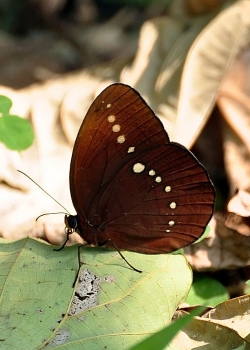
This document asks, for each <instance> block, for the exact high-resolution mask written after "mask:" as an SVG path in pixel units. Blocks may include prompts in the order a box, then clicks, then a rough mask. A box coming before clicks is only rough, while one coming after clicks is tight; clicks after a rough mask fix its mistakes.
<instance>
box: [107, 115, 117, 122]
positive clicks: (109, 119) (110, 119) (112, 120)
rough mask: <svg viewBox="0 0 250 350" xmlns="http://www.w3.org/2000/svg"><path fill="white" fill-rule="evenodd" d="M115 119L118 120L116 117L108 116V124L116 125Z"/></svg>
mask: <svg viewBox="0 0 250 350" xmlns="http://www.w3.org/2000/svg"><path fill="white" fill-rule="evenodd" d="M115 119H116V117H115V115H109V116H108V122H109V123H114V121H115Z"/></svg>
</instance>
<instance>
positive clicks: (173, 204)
mask: <svg viewBox="0 0 250 350" xmlns="http://www.w3.org/2000/svg"><path fill="white" fill-rule="evenodd" d="M144 169H145V165H144V164H142V163H136V164H134V166H133V171H134V172H135V173H141V172H143V171H144ZM148 174H149V176H155V175H156V172H155V170H154V169H151V170H149V172H148ZM161 181H162V178H161V176H156V177H155V182H157V183H160V182H161ZM164 191H165V192H166V193H168V192H170V191H171V186H165V189H164ZM176 206H177V204H176V202H171V203H170V204H169V207H170V209H175V208H176ZM168 224H169V226H174V224H175V222H174V220H170V221H169V222H168ZM166 232H170V230H169V229H168V230H166Z"/></svg>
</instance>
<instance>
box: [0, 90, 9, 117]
mask: <svg viewBox="0 0 250 350" xmlns="http://www.w3.org/2000/svg"><path fill="white" fill-rule="evenodd" d="M11 106H12V101H11V100H10V99H9V98H8V97H7V96H3V95H0V113H1V114H2V115H5V114H7V115H8V114H9V111H10V108H11Z"/></svg>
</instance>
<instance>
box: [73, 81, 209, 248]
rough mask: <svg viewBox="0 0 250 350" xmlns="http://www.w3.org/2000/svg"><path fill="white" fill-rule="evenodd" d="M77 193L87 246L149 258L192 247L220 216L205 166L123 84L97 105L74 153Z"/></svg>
mask: <svg viewBox="0 0 250 350" xmlns="http://www.w3.org/2000/svg"><path fill="white" fill-rule="evenodd" d="M70 188H71V195H72V200H73V203H74V206H75V209H76V211H77V214H78V227H79V230H80V234H81V236H82V237H83V238H84V239H85V240H86V241H87V242H88V243H92V244H97V245H102V244H103V243H105V242H107V245H110V246H113V245H114V244H115V245H116V246H117V247H118V248H120V249H128V250H132V251H137V252H142V253H164V252H170V251H173V250H175V249H178V248H180V247H183V246H186V245H188V244H190V243H192V242H193V241H195V240H196V239H197V238H198V237H200V235H201V234H202V233H203V231H204V229H205V227H206V225H207V223H208V221H209V220H210V218H211V215H212V213H213V206H214V189H213V186H212V184H211V181H210V179H209V177H208V175H207V173H206V171H205V169H204V168H203V166H202V165H201V164H200V163H199V162H198V161H197V159H196V158H195V157H194V156H193V155H192V153H191V152H189V151H188V150H187V149H186V148H184V147H183V146H181V145H179V144H176V143H171V142H169V138H168V135H167V133H166V132H165V130H164V128H163V126H162V124H161V122H160V121H159V119H158V118H157V117H156V116H155V115H154V113H153V111H152V110H151V109H150V108H149V107H148V105H147V104H146V103H145V101H144V100H143V99H142V98H141V97H140V95H139V94H138V93H137V92H136V91H135V90H133V89H132V88H131V87H129V86H126V85H123V84H113V85H111V86H109V87H108V88H107V89H105V90H104V91H103V92H102V93H101V94H100V95H99V96H98V97H97V99H96V100H95V101H94V102H93V104H92V105H91V107H90V109H89V111H88V113H87V115H86V117H85V119H84V121H83V124H82V126H81V128H80V130H79V133H78V136H77V140H76V143H75V146H74V151H73V156H72V161H71V170H70ZM108 240H109V241H108Z"/></svg>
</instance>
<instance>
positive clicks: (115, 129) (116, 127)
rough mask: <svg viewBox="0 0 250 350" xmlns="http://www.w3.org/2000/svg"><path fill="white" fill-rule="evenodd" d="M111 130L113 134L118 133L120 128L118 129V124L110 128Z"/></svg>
mask: <svg viewBox="0 0 250 350" xmlns="http://www.w3.org/2000/svg"><path fill="white" fill-rule="evenodd" d="M112 130H113V131H114V132H119V131H120V130H121V127H120V125H119V124H115V125H113V126H112Z"/></svg>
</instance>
